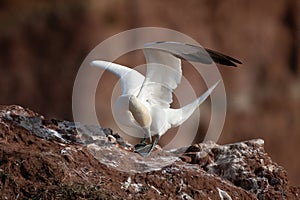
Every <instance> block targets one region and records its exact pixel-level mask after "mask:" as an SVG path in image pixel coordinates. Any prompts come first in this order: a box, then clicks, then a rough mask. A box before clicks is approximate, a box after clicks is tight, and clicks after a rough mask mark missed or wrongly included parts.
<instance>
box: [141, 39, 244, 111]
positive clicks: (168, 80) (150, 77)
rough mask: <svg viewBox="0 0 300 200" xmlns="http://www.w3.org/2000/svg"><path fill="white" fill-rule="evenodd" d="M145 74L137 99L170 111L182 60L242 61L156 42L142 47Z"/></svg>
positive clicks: (200, 49)
mask: <svg viewBox="0 0 300 200" xmlns="http://www.w3.org/2000/svg"><path fill="white" fill-rule="evenodd" d="M143 50H144V54H145V57H146V61H147V72H146V78H145V80H144V83H143V85H142V87H141V90H140V92H139V94H138V98H139V99H140V100H142V101H144V102H148V103H149V104H152V105H159V106H161V107H162V108H169V107H170V104H171V103H172V93H173V91H174V89H175V88H176V87H177V86H178V84H179V83H180V80H181V77H182V70H181V59H183V60H188V61H193V62H200V63H203V64H211V63H213V62H216V63H219V64H223V65H227V66H237V65H236V64H240V63H241V62H240V61H238V60H236V59H234V58H232V57H230V56H226V55H224V54H221V53H219V52H216V51H213V50H210V49H205V48H203V47H198V46H194V45H189V44H184V43H179V42H156V43H149V44H146V45H145V46H144V49H143Z"/></svg>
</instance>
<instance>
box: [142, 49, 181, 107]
mask: <svg viewBox="0 0 300 200" xmlns="http://www.w3.org/2000/svg"><path fill="white" fill-rule="evenodd" d="M143 50H144V54H145V57H146V61H147V72H146V77H145V81H144V83H143V85H142V87H141V90H140V92H139V94H138V96H137V97H138V99H140V100H141V101H143V102H147V103H149V104H151V105H159V106H160V107H162V108H169V107H170V104H171V103H172V93H173V91H174V89H175V88H176V87H177V86H178V84H179V83H180V81H181V76H182V70H181V60H180V59H179V58H177V57H175V56H173V55H172V54H171V53H169V52H167V51H162V50H160V49H157V48H156V46H155V45H153V46H152V45H149V46H147V45H146V46H145V48H144V49H143Z"/></svg>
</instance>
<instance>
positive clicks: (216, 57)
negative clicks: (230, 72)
mask: <svg viewBox="0 0 300 200" xmlns="http://www.w3.org/2000/svg"><path fill="white" fill-rule="evenodd" d="M205 50H206V51H207V52H208V54H209V55H210V56H211V58H212V59H213V61H214V62H215V63H218V64H221V65H225V66H232V67H237V66H238V64H243V63H242V62H241V61H239V60H238V59H236V58H233V57H231V56H227V55H224V54H222V53H220V52H217V51H214V50H211V49H207V48H205Z"/></svg>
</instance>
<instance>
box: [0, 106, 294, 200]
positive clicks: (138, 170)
mask: <svg viewBox="0 0 300 200" xmlns="http://www.w3.org/2000/svg"><path fill="white" fill-rule="evenodd" d="M0 145H1V151H0V158H1V160H0V191H1V197H0V199H17V198H19V199H28V198H36V199H54V198H56V199H79V198H81V199H142V198H147V199H224V200H225V199H298V198H299V194H300V188H299V187H291V186H289V184H288V180H287V175H286V174H287V172H286V171H285V170H284V169H283V168H282V167H280V166H278V165H277V164H276V163H274V162H272V160H271V158H270V157H268V155H267V154H266V153H265V152H264V148H263V140H260V139H258V140H250V141H246V142H241V143H236V144H229V145H217V144H215V143H205V144H195V145H193V146H191V147H189V148H188V149H187V150H186V151H185V150H183V149H177V150H173V151H170V152H166V151H164V150H161V149H158V150H156V151H154V152H153V153H152V154H151V155H150V156H149V157H146V158H143V157H141V156H139V155H138V154H136V153H133V149H132V146H131V145H130V144H128V143H126V141H123V140H122V138H121V137H120V136H119V135H117V134H115V133H113V132H112V131H111V130H110V129H102V128H99V127H96V126H86V125H81V124H78V123H73V122H67V121H60V120H45V119H44V118H43V117H42V116H40V115H38V114H37V113H34V112H32V111H30V110H27V109H23V108H22V107H20V106H1V107H0Z"/></svg>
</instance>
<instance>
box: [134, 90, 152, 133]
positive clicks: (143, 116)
mask: <svg viewBox="0 0 300 200" xmlns="http://www.w3.org/2000/svg"><path fill="white" fill-rule="evenodd" d="M129 111H130V112H131V113H132V116H133V118H134V119H135V121H136V122H137V123H138V124H139V125H140V126H141V127H142V128H149V127H150V126H151V123H152V118H151V115H150V112H149V110H148V108H147V107H146V106H145V105H144V104H143V103H142V102H140V100H139V99H138V98H136V96H134V95H131V96H130V97H129Z"/></svg>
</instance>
